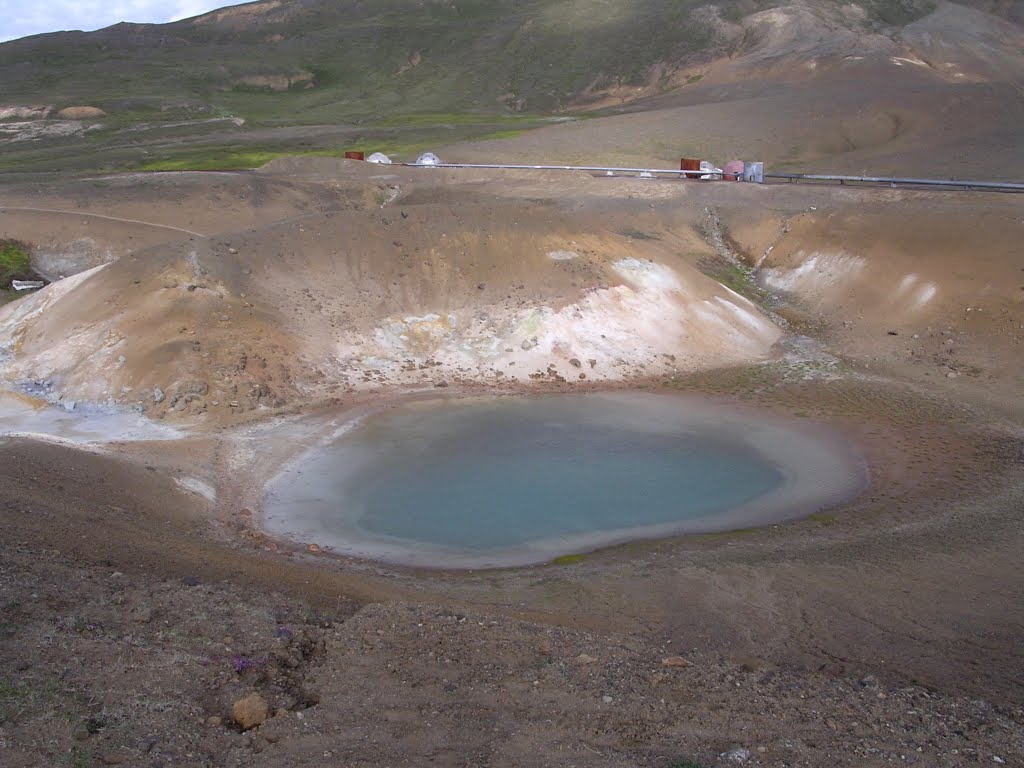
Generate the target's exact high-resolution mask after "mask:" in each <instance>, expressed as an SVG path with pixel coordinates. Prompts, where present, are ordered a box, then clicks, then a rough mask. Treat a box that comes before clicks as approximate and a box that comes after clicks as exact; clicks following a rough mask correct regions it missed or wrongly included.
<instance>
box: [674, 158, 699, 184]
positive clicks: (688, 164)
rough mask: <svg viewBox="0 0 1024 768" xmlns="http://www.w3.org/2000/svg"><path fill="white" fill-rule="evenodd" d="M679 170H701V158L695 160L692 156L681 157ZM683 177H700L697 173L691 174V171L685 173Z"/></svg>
mask: <svg viewBox="0 0 1024 768" xmlns="http://www.w3.org/2000/svg"><path fill="white" fill-rule="evenodd" d="M679 170H680V171H699V170H700V160H694V159H693V158H692V157H684V158H681V159H680V160H679ZM683 178H684V179H699V178H700V177H699V176H698V175H697V174H689V173H687V174H685V175H684V176H683Z"/></svg>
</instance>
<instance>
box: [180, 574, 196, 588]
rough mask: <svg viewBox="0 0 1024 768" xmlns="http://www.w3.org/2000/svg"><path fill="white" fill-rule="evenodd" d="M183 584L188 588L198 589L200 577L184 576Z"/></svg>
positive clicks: (182, 578)
mask: <svg viewBox="0 0 1024 768" xmlns="http://www.w3.org/2000/svg"><path fill="white" fill-rule="evenodd" d="M181 583H182V584H184V585H185V586H186V587H198V586H199V577H198V576H182V577H181Z"/></svg>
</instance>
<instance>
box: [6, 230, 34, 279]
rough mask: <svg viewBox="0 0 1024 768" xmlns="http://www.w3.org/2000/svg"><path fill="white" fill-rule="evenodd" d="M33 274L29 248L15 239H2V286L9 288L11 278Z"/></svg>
mask: <svg viewBox="0 0 1024 768" xmlns="http://www.w3.org/2000/svg"><path fill="white" fill-rule="evenodd" d="M32 276H33V275H32V266H31V263H30V258H29V253H28V248H27V247H26V246H25V245H24V244H22V243H19V242H17V241H15V240H0V288H9V287H10V285H11V280H15V279H21V280H29V279H31V278H32Z"/></svg>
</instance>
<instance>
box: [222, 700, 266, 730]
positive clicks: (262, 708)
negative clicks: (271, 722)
mask: <svg viewBox="0 0 1024 768" xmlns="http://www.w3.org/2000/svg"><path fill="white" fill-rule="evenodd" d="M231 717H232V718H234V721H235V723H237V724H238V727H239V728H241V729H242V730H243V731H248V730H249V729H250V728H255V727H256V726H258V725H262V724H263V723H265V722H266V720H267V718H268V717H270V705H269V704H267V702H266V699H264V698H263V697H262V696H260V695H259V694H258V693H250V694H249V695H248V696H246V697H245V698H244V699H239V700H238V701H236V702H235V703H234V704H233V705H232V706H231Z"/></svg>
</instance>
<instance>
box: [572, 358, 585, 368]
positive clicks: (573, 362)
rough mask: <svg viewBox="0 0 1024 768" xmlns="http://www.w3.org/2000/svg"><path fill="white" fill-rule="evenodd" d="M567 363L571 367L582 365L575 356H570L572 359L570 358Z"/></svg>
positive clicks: (580, 366)
mask: <svg viewBox="0 0 1024 768" xmlns="http://www.w3.org/2000/svg"><path fill="white" fill-rule="evenodd" d="M569 365H571V366H572V367H573V368H582V367H583V363H581V362H580V361H579V360H578V359H577V358H575V357H574V358H572V359H571V360H570V361H569Z"/></svg>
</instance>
